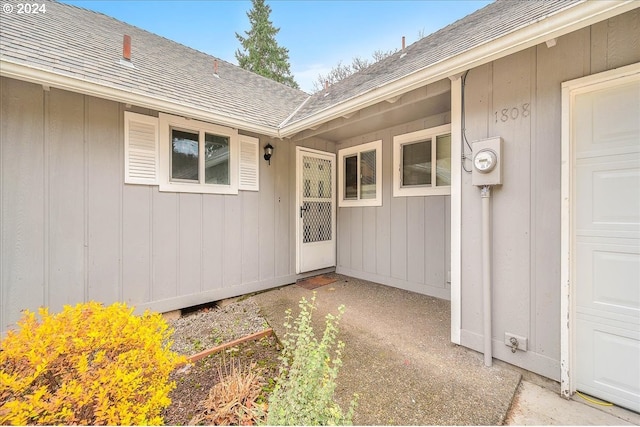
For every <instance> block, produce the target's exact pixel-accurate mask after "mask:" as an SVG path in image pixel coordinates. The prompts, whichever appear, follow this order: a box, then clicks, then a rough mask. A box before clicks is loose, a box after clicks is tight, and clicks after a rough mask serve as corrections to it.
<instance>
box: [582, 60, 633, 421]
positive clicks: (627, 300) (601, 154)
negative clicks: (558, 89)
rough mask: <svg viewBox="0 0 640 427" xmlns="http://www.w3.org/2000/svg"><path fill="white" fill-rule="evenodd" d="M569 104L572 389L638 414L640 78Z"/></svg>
mask: <svg viewBox="0 0 640 427" xmlns="http://www.w3.org/2000/svg"><path fill="white" fill-rule="evenodd" d="M571 99H572V102H571V106H570V108H571V119H570V121H571V135H572V137H571V140H572V150H571V151H572V155H571V163H572V164H573V173H572V177H571V182H572V183H571V192H572V195H573V197H572V203H571V206H570V212H571V214H570V218H571V222H572V224H573V226H572V227H571V229H572V236H571V239H572V248H573V249H572V256H571V261H570V262H571V264H572V265H571V271H572V274H571V276H572V280H571V283H572V287H573V289H574V290H573V292H572V295H573V298H574V299H575V301H574V304H575V305H574V307H573V309H574V313H573V316H572V317H573V319H574V325H575V329H574V335H573V340H574V356H573V358H572V359H573V361H574V363H575V365H574V368H573V369H574V372H575V377H574V379H573V381H574V388H575V389H576V390H578V391H582V392H584V393H587V394H590V395H592V396H596V397H599V398H601V399H604V400H607V401H609V402H612V403H615V404H617V405H619V406H624V407H626V408H629V409H632V410H634V411H640V74H638V73H636V74H632V75H631V76H629V75H627V76H625V77H618V78H614V79H607V80H606V81H600V82H596V83H593V84H590V85H587V86H583V87H581V88H579V89H576V90H575V91H574V93H573V94H572V96H571Z"/></svg>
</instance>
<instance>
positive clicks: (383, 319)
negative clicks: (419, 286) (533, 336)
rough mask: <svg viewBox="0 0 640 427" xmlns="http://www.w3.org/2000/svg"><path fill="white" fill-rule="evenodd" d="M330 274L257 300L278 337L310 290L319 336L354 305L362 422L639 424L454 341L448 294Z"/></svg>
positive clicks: (345, 324) (352, 366)
mask: <svg viewBox="0 0 640 427" xmlns="http://www.w3.org/2000/svg"><path fill="white" fill-rule="evenodd" d="M328 276H329V277H330V278H332V279H333V278H335V279H336V280H335V282H333V283H329V284H326V285H324V286H320V287H318V288H316V289H314V290H310V289H305V288H303V287H302V286H298V285H295V284H294V285H289V286H285V287H282V288H278V289H275V290H271V291H268V292H264V293H260V294H257V295H254V296H252V297H251V298H253V299H255V301H256V302H257V303H258V304H259V305H260V307H261V311H262V313H263V315H264V316H265V318H266V319H267V320H268V322H269V323H270V325H271V327H272V328H273V329H274V330H275V331H276V334H278V335H279V336H282V334H284V331H283V329H284V328H283V326H282V325H283V323H284V316H285V310H286V309H288V308H291V309H293V311H294V315H295V314H297V311H296V310H297V308H298V302H299V301H300V299H301V298H302V297H305V298H306V299H307V300H309V299H311V297H312V296H313V294H314V292H315V293H316V296H317V300H316V304H317V308H318V311H317V312H316V313H315V314H314V324H315V326H314V331H315V332H316V335H317V336H321V334H322V331H323V329H324V316H325V314H326V313H327V312H331V313H337V308H338V306H340V305H341V304H344V305H345V307H346V312H345V314H344V316H343V318H342V321H341V324H340V339H341V340H343V341H344V342H345V343H346V348H345V351H344V355H343V362H344V365H343V367H342V369H341V372H340V376H339V380H338V389H337V399H338V401H339V402H340V403H341V405H342V407H343V408H345V409H346V408H347V407H348V402H349V401H350V399H351V398H352V396H353V394H354V393H358V395H359V399H358V407H357V410H356V414H355V417H354V420H353V421H354V424H357V425H501V424H505V423H508V424H517V425H541V424H564V425H585V424H594V423H595V424H599V425H622V424H625V423H626V424H630V425H633V424H637V423H638V421H640V416H638V414H635V413H632V412H628V411H624V410H622V409H620V408H615V409H617V410H618V412H615V410H614V411H611V410H610V412H603V411H601V410H599V409H596V408H591V407H589V406H587V405H585V404H583V403H581V402H578V401H567V400H565V399H562V398H561V397H560V396H559V394H558V393H557V392H554V391H553V388H554V387H555V385H557V383H554V382H553V381H550V380H545V379H542V378H539V377H536V376H535V375H532V374H530V373H527V372H523V371H521V370H519V369H517V368H515V367H513V366H511V365H508V364H506V363H502V362H499V361H496V363H494V365H493V366H492V367H490V368H487V367H485V366H484V363H483V356H482V354H480V353H477V352H474V351H472V350H469V349H466V348H463V347H460V346H457V345H455V344H452V343H451V342H450V335H449V331H450V327H449V322H450V320H449V319H450V304H449V301H445V300H441V299H437V298H433V297H429V296H425V295H421V294H417V293H413V292H408V291H404V290H401V289H397V288H393V287H389V286H384V285H380V284H376V283H372V282H367V281H364V280H359V279H354V278H351V277H347V276H342V275H338V274H330V275H328ZM523 376H524V378H525V381H522V379H523ZM558 390H559V388H558ZM514 397H515V399H514ZM512 403H513V407H512ZM555 408H557V409H555ZM592 411H594V412H592ZM634 417H635V418H634ZM589 420H592V421H591V422H589Z"/></svg>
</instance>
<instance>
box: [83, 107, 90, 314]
mask: <svg viewBox="0 0 640 427" xmlns="http://www.w3.org/2000/svg"><path fill="white" fill-rule="evenodd" d="M82 112H83V114H82V117H83V123H82V162H83V166H84V168H83V169H84V171H83V173H84V178H83V180H84V188H83V192H84V197H83V199H84V201H83V213H84V215H83V217H84V224H83V228H84V230H83V232H84V245H83V260H84V268H83V276H84V298H83V301H85V302H86V301H88V300H89V160H88V159H89V144H88V142H87V139H88V138H87V122H88V112H87V97H86V96H83V97H82Z"/></svg>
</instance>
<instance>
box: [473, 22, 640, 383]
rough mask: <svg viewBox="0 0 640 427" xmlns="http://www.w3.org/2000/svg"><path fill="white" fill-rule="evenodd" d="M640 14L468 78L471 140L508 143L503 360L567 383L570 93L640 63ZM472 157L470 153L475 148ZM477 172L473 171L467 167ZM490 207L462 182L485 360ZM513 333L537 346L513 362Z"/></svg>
mask: <svg viewBox="0 0 640 427" xmlns="http://www.w3.org/2000/svg"><path fill="white" fill-rule="evenodd" d="M639 40H640V12H639V11H638V10H637V9H636V10H633V11H630V12H627V13H625V14H623V15H620V16H617V17H615V18H611V19H609V20H608V21H605V22H601V23H598V24H596V25H593V26H591V27H589V28H585V29H582V30H579V31H576V32H573V33H570V34H568V35H565V36H563V37H560V38H558V39H557V43H556V45H555V46H553V47H547V45H546V44H540V45H538V46H536V47H532V48H530V49H527V50H525V51H521V52H519V53H516V54H513V55H510V56H508V57H505V58H503V59H500V60H497V61H494V62H492V63H490V64H487V65H484V66H482V67H478V68H474V69H472V70H470V71H469V73H468V74H467V76H466V85H465V87H464V99H465V105H464V108H465V117H466V122H465V123H464V125H463V126H464V128H465V129H466V136H467V139H468V140H469V141H474V140H478V139H483V138H487V137H493V136H501V137H502V138H503V139H504V145H503V156H504V170H503V173H504V174H503V185H502V186H501V187H500V188H498V189H495V190H494V191H492V204H493V206H492V209H493V248H494V252H493V267H492V268H493V294H492V295H493V307H494V309H493V329H492V331H493V332H492V335H493V354H494V357H496V358H498V359H502V360H505V361H508V362H510V363H513V364H515V365H518V366H521V367H524V368H526V369H528V370H531V371H533V372H537V373H539V374H542V375H544V376H547V377H550V378H553V379H556V380H559V379H560V347H561V342H560V332H559V330H560V324H561V319H560V263H561V254H560V239H561V233H560V217H561V195H560V182H561V176H560V172H561V162H560V160H561V159H560V154H561V153H560V151H561V117H562V115H561V84H562V82H564V81H567V80H572V79H575V78H578V77H582V76H586V75H590V74H593V73H596V72H600V71H603V70H607V69H613V68H616V67H620V66H624V65H628V64H631V63H635V62H638V61H640V45H639ZM466 152H467V154H468V153H469V150H468V149H466ZM467 168H468V169H469V168H470V163H469V162H468V163H467ZM480 220H481V201H480V194H479V189H478V188H476V187H474V186H472V185H471V175H470V174H465V173H464V172H463V177H462V230H461V236H462V244H461V248H462V289H461V295H462V298H461V304H462V309H461V313H462V331H461V344H462V345H465V346H467V347H470V348H473V349H476V350H478V351H483V341H482V329H481V328H482V304H480V303H479V301H482V283H481V278H482V269H481V264H480V261H481V258H480V255H479V254H480V253H481V235H480V232H481V230H480ZM505 333H512V334H515V335H518V336H521V337H525V338H527V339H528V343H527V344H528V345H527V347H528V350H527V351H526V352H523V351H517V352H516V353H512V352H511V349H510V348H509V347H507V346H506V345H505V344H504V336H505Z"/></svg>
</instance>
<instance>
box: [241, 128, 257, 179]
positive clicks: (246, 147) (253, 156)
mask: <svg viewBox="0 0 640 427" xmlns="http://www.w3.org/2000/svg"><path fill="white" fill-rule="evenodd" d="M239 137H240V183H239V185H238V189H239V190H248V191H258V190H259V189H260V141H259V140H258V138H253V137H251V136H246V135H239Z"/></svg>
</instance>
